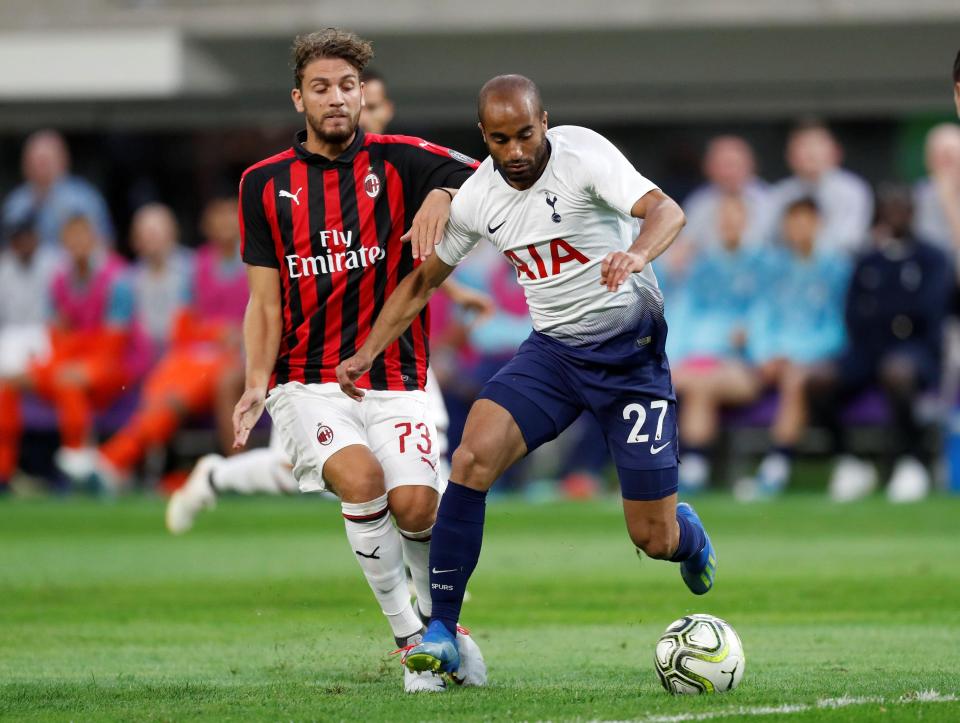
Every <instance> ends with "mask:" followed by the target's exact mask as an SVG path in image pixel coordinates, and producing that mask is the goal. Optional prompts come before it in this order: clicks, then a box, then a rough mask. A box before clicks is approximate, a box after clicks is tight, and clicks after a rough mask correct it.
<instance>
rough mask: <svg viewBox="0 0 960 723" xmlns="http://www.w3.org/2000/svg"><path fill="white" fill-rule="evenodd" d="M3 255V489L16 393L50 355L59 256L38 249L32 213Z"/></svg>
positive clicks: (8, 237)
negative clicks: (51, 293) (52, 290)
mask: <svg viewBox="0 0 960 723" xmlns="http://www.w3.org/2000/svg"><path fill="white" fill-rule="evenodd" d="M3 241H4V243H5V247H4V248H3V250H2V252H0V489H7V484H8V483H9V482H10V480H11V478H12V477H13V475H14V472H16V469H17V462H18V454H17V452H18V449H17V444H16V443H11V441H10V440H17V439H19V437H20V404H19V395H18V393H17V390H16V386H17V380H19V379H21V378H22V377H23V376H24V375H25V374H26V372H27V370H28V369H29V368H30V365H31V364H32V363H35V362H39V361H41V360H43V359H45V358H47V356H48V355H49V353H50V335H49V333H48V332H47V312H48V301H47V289H48V288H49V287H50V282H51V280H52V279H53V275H54V273H55V272H56V270H57V262H58V255H57V254H56V253H55V252H54V251H53V250H52V249H48V248H45V247H41V246H40V239H39V237H38V236H37V232H36V216H35V215H34V214H33V213H32V212H30V211H28V212H27V213H25V214H24V215H23V216H22V217H21V218H19V219H15V220H13V221H12V222H10V223H9V224H7V225H6V226H5V227H4V229H3Z"/></svg>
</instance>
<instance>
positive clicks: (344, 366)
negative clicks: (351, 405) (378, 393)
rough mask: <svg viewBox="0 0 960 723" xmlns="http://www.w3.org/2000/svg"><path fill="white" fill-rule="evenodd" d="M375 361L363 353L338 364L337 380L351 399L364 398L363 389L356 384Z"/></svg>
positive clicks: (359, 399) (358, 399) (360, 399)
mask: <svg viewBox="0 0 960 723" xmlns="http://www.w3.org/2000/svg"><path fill="white" fill-rule="evenodd" d="M371 366H373V363H372V362H371V361H370V360H369V359H368V358H367V357H366V356H364V355H362V354H354V355H353V356H352V357H350V358H349V359H346V360H344V361H342V362H340V364H338V365H337V382H338V383H339V384H340V389H341V390H343V393H344V394H346V395H347V396H348V397H350V398H351V399H354V400H356V401H358V402H360V401H362V400H363V394H364V392H363V390H362V389H360V388H359V387H358V386H357V385H356V383H355V382H356V381H357V379H359V378H360V377H362V376H363V375H364V374H366V373H367V372H368V371H370V367H371Z"/></svg>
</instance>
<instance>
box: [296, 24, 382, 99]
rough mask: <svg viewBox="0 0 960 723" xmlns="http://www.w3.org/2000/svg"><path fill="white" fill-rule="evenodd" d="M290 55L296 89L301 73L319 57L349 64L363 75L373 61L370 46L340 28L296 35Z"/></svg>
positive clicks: (300, 81)
mask: <svg viewBox="0 0 960 723" xmlns="http://www.w3.org/2000/svg"><path fill="white" fill-rule="evenodd" d="M291 54H292V55H293V80H294V83H295V84H296V86H297V87H298V88H299V87H300V86H301V84H302V83H303V71H304V68H306V67H307V66H308V65H309V64H310V63H312V62H313V61H314V60H317V59H318V58H339V59H340V60H345V61H346V62H348V63H350V65H352V66H353V67H354V68H356V69H357V73H358V74H360V73H363V70H364V68H366V67H367V63H369V62H370V61H371V60H372V59H373V43H371V42H370V41H369V40H364V39H363V38H361V37H359V36H357V35H356V34H355V33H351V32H350V31H349V30H341V29H340V28H324V29H323V30H320V31H317V32H315V33H307V34H306V35H298V36H297V37H296V38H294V40H293V47H292V48H291Z"/></svg>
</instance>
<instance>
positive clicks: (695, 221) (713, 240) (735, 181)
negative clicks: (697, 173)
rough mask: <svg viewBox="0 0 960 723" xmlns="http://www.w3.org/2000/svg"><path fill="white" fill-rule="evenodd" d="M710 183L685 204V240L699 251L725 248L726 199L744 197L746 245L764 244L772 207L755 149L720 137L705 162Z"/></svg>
mask: <svg viewBox="0 0 960 723" xmlns="http://www.w3.org/2000/svg"><path fill="white" fill-rule="evenodd" d="M703 174H704V176H706V179H707V182H706V183H705V184H703V185H702V186H700V187H699V188H697V189H696V190H695V191H693V193H691V194H690V195H689V196H688V197H687V198H686V200H685V201H684V202H683V210H684V213H685V214H686V215H687V225H686V226H685V227H684V229H683V235H682V237H681V238H682V239H683V240H684V241H690V242H691V243H692V244H693V245H694V246H695V247H696V248H716V247H717V246H720V245H721V244H722V240H721V238H720V228H719V225H718V223H717V216H718V213H719V209H720V203H721V201H722V200H723V199H724V198H725V197H726V196H740V197H741V198H742V199H743V204H744V207H745V211H746V226H745V228H744V231H743V245H744V246H753V245H758V244H762V243H763V242H764V241H765V240H766V239H765V238H764V233H765V231H766V228H765V226H766V224H767V223H768V220H767V216H768V214H769V205H770V198H769V197H770V184H768V183H767V182H766V181H764V180H763V179H762V178H758V177H757V174H756V160H755V158H754V154H753V149H752V148H751V147H750V144H748V143H747V142H746V141H745V140H744V139H743V138H740V137H739V136H717V137H716V138H713V139H711V141H710V143H709V144H708V145H707V150H706V153H705V154H704V158H703Z"/></svg>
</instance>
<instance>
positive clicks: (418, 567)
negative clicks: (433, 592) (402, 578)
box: [398, 527, 433, 618]
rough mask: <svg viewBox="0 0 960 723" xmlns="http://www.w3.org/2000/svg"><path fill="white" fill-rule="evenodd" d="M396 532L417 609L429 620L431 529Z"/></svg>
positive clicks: (430, 606)
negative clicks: (400, 543) (411, 579)
mask: <svg viewBox="0 0 960 723" xmlns="http://www.w3.org/2000/svg"><path fill="white" fill-rule="evenodd" d="M398 531H399V532H400V536H401V537H402V539H403V560H404V562H406V563H407V567H409V568H410V577H412V578H413V588H414V589H415V590H416V591H417V607H418V608H420V614H421V615H423V616H424V617H428V618H429V617H430V614H431V613H432V612H433V603H432V602H431V601H430V533H431V532H433V527H429V528H428V529H426V530H423V531H422V532H407V531H406V530H398Z"/></svg>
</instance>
